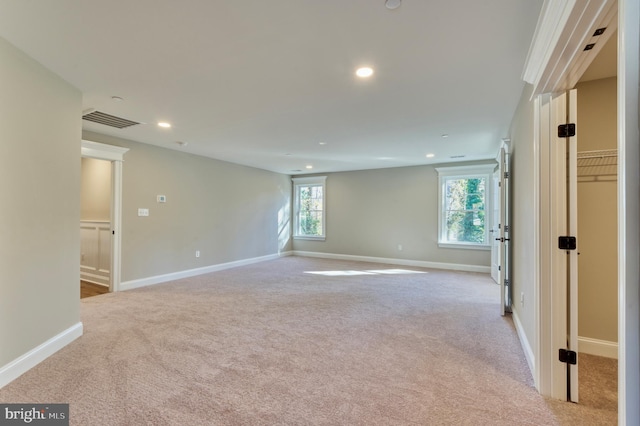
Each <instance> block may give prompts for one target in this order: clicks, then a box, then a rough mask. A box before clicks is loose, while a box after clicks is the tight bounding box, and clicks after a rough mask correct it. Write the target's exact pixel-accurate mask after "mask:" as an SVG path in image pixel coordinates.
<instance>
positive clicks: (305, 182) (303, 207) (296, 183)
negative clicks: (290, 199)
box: [293, 176, 327, 240]
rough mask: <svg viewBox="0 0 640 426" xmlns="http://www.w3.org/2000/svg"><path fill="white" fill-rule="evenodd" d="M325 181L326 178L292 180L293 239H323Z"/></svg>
mask: <svg viewBox="0 0 640 426" xmlns="http://www.w3.org/2000/svg"><path fill="white" fill-rule="evenodd" d="M326 179H327V177H326V176H315V177H308V178H293V190H294V221H293V226H294V229H293V237H294V238H297V239H309V240H324V239H325V231H326V228H325V197H326V191H325V182H326Z"/></svg>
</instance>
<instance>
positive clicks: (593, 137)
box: [576, 77, 618, 357]
mask: <svg viewBox="0 0 640 426" xmlns="http://www.w3.org/2000/svg"><path fill="white" fill-rule="evenodd" d="M616 86H617V81H616V78H615V77H612V78H605V79H600V80H592V81H587V82H582V83H579V84H578V85H577V86H576V88H577V89H578V250H579V252H580V256H579V263H578V283H579V289H578V316H579V321H578V335H579V336H580V351H581V352H586V353H592V354H595V355H604V356H610V357H615V356H616V352H617V341H618V325H617V324H618V322H617V320H618V275H617V268H618V264H617V262H618V256H617V250H618V246H617V245H618V241H617V232H618V230H617V227H618V222H617V177H616V173H617V150H616V148H617V129H616V123H617V112H616V110H617V106H616V93H617V88H616Z"/></svg>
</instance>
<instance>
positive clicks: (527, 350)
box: [511, 310, 536, 378]
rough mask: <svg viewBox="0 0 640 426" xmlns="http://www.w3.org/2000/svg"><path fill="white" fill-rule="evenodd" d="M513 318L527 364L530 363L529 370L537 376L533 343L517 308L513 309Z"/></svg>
mask: <svg viewBox="0 0 640 426" xmlns="http://www.w3.org/2000/svg"><path fill="white" fill-rule="evenodd" d="M511 318H512V319H513V324H514V325H515V326H516V332H517V333H518V338H519V339H520V345H521V346H522V350H523V351H524V357H525V358H526V360H527V364H529V370H530V371H531V375H532V376H533V377H534V378H535V377H536V374H535V365H536V363H535V361H536V357H535V355H534V354H533V350H532V349H531V345H530V344H529V340H528V339H527V335H526V334H525V333H524V328H523V327H522V323H521V322H520V318H519V317H518V313H517V312H516V311H515V310H513V312H512V314H511Z"/></svg>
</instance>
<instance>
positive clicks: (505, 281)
mask: <svg viewBox="0 0 640 426" xmlns="http://www.w3.org/2000/svg"><path fill="white" fill-rule="evenodd" d="M509 284H511V283H510V282H509V279H508V278H505V279H504V286H505V287H509Z"/></svg>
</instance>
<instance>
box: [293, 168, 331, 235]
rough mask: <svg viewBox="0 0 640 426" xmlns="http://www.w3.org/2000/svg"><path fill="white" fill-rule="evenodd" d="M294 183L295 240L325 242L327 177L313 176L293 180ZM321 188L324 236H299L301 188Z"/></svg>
mask: <svg viewBox="0 0 640 426" xmlns="http://www.w3.org/2000/svg"><path fill="white" fill-rule="evenodd" d="M291 180H292V181H293V239H295V240H313V241H325V240H326V236H327V177H326V176H312V177H302V178H292V179H291ZM308 186H320V187H322V234H321V235H304V234H299V233H298V232H299V229H300V226H299V225H300V191H299V188H301V187H308Z"/></svg>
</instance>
